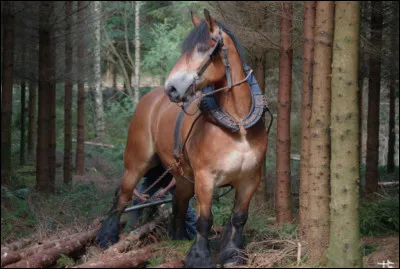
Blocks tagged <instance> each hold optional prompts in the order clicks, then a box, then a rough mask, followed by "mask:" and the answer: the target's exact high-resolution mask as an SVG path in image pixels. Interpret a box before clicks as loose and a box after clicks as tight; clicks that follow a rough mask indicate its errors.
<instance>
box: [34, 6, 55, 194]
mask: <svg viewBox="0 0 400 269" xmlns="http://www.w3.org/2000/svg"><path fill="white" fill-rule="evenodd" d="M39 8H40V11H39V12H40V15H39V16H40V26H39V75H38V78H39V102H38V107H39V109H38V125H37V127H38V128H37V150H36V190H37V191H43V192H48V191H51V186H50V182H49V165H48V161H49V139H50V135H49V126H50V115H49V110H50V109H49V95H50V91H51V89H50V81H49V79H50V76H51V75H50V70H49V66H50V57H51V51H50V49H51V46H50V42H51V41H50V38H51V33H50V29H49V22H48V20H49V17H50V14H51V13H52V5H51V3H50V1H43V2H40V7H39Z"/></svg>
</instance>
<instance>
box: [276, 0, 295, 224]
mask: <svg viewBox="0 0 400 269" xmlns="http://www.w3.org/2000/svg"><path fill="white" fill-rule="evenodd" d="M292 16H293V10H292V3H291V2H283V3H282V7H281V19H280V20H281V21H280V25H281V26H280V37H281V41H280V43H281V50H280V52H279V93H278V119H277V125H278V127H277V146H276V156H277V157H276V191H275V193H276V195H275V197H276V222H277V223H284V222H291V221H292V208H291V189H290V108H291V98H290V97H291V86H292V56H293V49H292V32H291V31H292V30H291V29H292Z"/></svg>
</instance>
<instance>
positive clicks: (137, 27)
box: [134, 1, 141, 105]
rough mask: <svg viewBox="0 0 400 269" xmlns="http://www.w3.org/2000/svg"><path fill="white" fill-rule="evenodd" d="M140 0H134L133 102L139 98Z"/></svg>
mask: <svg viewBox="0 0 400 269" xmlns="http://www.w3.org/2000/svg"><path fill="white" fill-rule="evenodd" d="M140 5H141V2H140V1H135V95H134V98H135V103H136V105H137V104H138V103H139V98H140V96H139V95H140V25H139V22H140Z"/></svg>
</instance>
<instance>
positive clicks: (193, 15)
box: [190, 11, 201, 27]
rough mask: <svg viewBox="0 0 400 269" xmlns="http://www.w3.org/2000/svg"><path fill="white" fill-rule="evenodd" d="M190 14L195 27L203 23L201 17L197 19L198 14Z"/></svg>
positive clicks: (191, 12)
mask: <svg viewBox="0 0 400 269" xmlns="http://www.w3.org/2000/svg"><path fill="white" fill-rule="evenodd" d="M190 14H191V15H192V22H193V25H194V26H195V27H196V26H198V25H199V24H200V23H201V20H200V18H199V17H197V15H196V13H194V12H193V11H190Z"/></svg>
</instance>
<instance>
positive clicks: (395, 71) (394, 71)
mask: <svg viewBox="0 0 400 269" xmlns="http://www.w3.org/2000/svg"><path fill="white" fill-rule="evenodd" d="M392 12H393V20H392V22H393V24H392V27H393V31H391V37H390V38H391V40H390V42H391V51H390V53H391V54H392V55H391V57H392V58H393V59H399V56H398V55H399V48H398V45H397V38H399V35H398V33H399V3H398V2H396V1H392ZM394 64H395V65H397V66H393V67H392V68H390V81H389V91H390V93H389V98H390V101H389V141H388V163H387V171H388V173H393V172H394V167H395V164H394V150H395V146H396V131H395V118H396V115H395V102H396V80H397V81H398V75H399V68H398V65H399V63H398V62H397V63H394Z"/></svg>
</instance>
